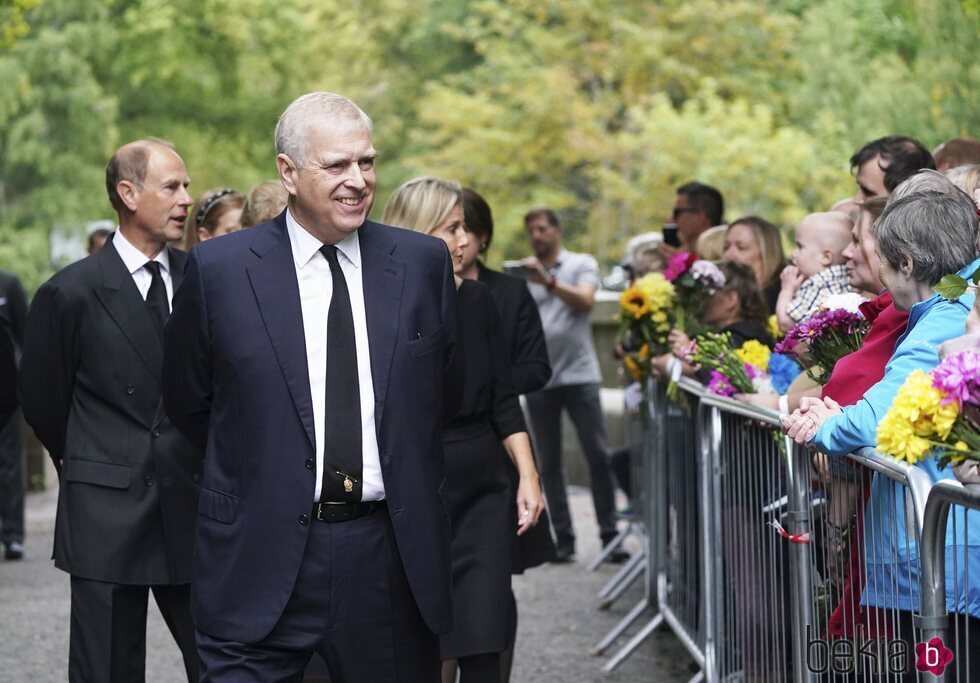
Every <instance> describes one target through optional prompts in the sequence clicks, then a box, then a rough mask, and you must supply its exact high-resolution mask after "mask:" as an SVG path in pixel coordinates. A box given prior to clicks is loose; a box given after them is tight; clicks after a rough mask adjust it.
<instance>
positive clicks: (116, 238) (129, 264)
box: [112, 230, 170, 275]
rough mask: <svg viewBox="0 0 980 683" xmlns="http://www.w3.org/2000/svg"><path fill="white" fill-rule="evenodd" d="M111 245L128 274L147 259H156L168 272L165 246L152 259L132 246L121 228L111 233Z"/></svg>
mask: <svg viewBox="0 0 980 683" xmlns="http://www.w3.org/2000/svg"><path fill="white" fill-rule="evenodd" d="M112 246H114V247H115V248H116V251H117V252H118V253H119V258H121V259H122V260H123V263H124V264H125V265H126V269H127V270H128V271H129V273H130V275H132V274H133V273H135V272H136V271H137V270H139V269H140V268H142V267H143V266H145V265H146V262H147V261H156V262H157V263H159V264H160V267H161V268H162V269H163V271H164V272H167V273H169V272H170V254H169V253H167V249H166V247H164V248H163V249H161V250H160V253H159V254H157V255H156V256H154V257H153V258H152V259H148V258H146V254H144V253H143V252H142V251H140V250H139V249H137V248H136V247H134V246H133V243H132V242H130V241H129V240H128V239H126V236H125V235H123V233H122V230H116V232H115V233H113V236H112Z"/></svg>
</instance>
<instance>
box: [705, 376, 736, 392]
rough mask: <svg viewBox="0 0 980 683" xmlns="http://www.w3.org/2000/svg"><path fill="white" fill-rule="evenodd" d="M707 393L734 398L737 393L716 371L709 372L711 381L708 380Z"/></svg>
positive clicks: (725, 378) (726, 379)
mask: <svg viewBox="0 0 980 683" xmlns="http://www.w3.org/2000/svg"><path fill="white" fill-rule="evenodd" d="M708 391H710V392H712V393H714V394H717V395H718V396H734V395H735V394H736V393H737V392H736V391H735V387H733V386H732V383H731V382H729V381H728V378H727V377H725V376H724V375H723V374H721V373H720V372H718V371H717V370H712V371H711V379H709V380H708Z"/></svg>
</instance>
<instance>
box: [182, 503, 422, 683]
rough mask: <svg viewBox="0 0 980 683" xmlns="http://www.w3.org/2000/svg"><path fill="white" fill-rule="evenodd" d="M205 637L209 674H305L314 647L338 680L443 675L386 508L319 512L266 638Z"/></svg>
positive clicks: (258, 682) (413, 682) (244, 677)
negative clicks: (352, 514)
mask: <svg viewBox="0 0 980 683" xmlns="http://www.w3.org/2000/svg"><path fill="white" fill-rule="evenodd" d="M197 644H198V651H199V653H200V655H201V681H202V682H203V683H238V682H239V681H250V682H253V683H264V682H266V681H277V682H283V683H285V682H286V681H296V682H298V681H301V680H302V679H303V672H304V669H305V668H306V666H307V664H308V663H309V662H310V659H311V658H312V656H313V653H314V652H317V653H319V654H320V656H321V657H322V658H323V660H324V661H325V662H326V666H327V669H328V671H329V676H330V680H331V681H332V683H438V681H439V675H440V674H439V672H440V663H439V640H438V638H437V637H436V636H435V635H434V634H433V633H432V632H431V631H430V630H429V629H428V628H427V627H426V625H425V622H424V621H423V620H422V616H421V614H420V613H419V610H418V607H417V606H416V604H415V599H414V598H413V597H412V592H411V589H410V588H409V585H408V579H407V578H406V576H405V571H404V569H403V567H402V563H401V558H400V557H399V555H398V548H397V546H396V545H395V538H394V530H393V529H392V526H391V519H390V517H389V516H388V512H387V511H385V510H379V511H377V512H374V513H372V514H369V515H366V516H364V517H361V518H359V519H354V520H351V521H349V522H337V523H334V524H326V523H324V522H318V521H311V522H310V530H309V534H308V536H307V541H306V548H305V551H304V554H303V560H302V562H301V564H300V568H299V575H298V576H297V577H296V583H295V584H294V585H293V592H292V595H291V596H290V597H289V600H288V602H287V604H286V607H285V609H284V610H283V612H282V614H281V615H280V617H279V621H278V622H277V623H276V625H275V626H274V627H273V629H272V632H271V633H269V635H267V636H266V637H265V638H263V639H262V640H261V641H259V642H258V643H238V642H234V641H229V640H224V639H222V638H219V637H215V636H211V635H209V634H207V633H204V632H203V631H201V630H198V631H197ZM317 673H318V674H320V672H317ZM320 675H322V674H320Z"/></svg>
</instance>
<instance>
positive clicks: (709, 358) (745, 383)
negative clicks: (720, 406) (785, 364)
mask: <svg viewBox="0 0 980 683" xmlns="http://www.w3.org/2000/svg"><path fill="white" fill-rule="evenodd" d="M690 351H691V352H690V354H689V357H690V358H691V360H692V361H693V362H694V363H697V364H698V365H700V366H701V368H702V369H704V370H709V371H710V373H711V377H710V379H709V380H708V391H710V392H712V393H715V394H718V395H719V396H733V395H735V394H754V393H758V391H759V387H760V386H762V385H763V384H764V382H765V381H766V379H767V375H766V369H767V368H768V367H769V355H770V352H769V347H767V346H766V345H765V344H762V343H760V342H757V341H755V340H754V339H750V340H749V341H747V342H745V343H744V344H743V345H742V346H741V347H740V348H738V349H733V348H732V347H731V335H730V334H729V333H727V332H725V333H723V334H716V333H714V332H708V333H706V334H703V335H701V336H700V337H698V338H697V340H696V342H695V343H694V344H693V348H692V349H691V350H690ZM757 382H758V383H757Z"/></svg>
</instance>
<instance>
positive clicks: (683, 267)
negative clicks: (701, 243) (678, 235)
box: [664, 251, 698, 282]
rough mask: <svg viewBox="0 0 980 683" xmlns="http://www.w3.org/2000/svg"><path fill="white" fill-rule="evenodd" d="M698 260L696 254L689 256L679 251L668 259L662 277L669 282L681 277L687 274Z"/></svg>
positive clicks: (687, 253)
mask: <svg viewBox="0 0 980 683" xmlns="http://www.w3.org/2000/svg"><path fill="white" fill-rule="evenodd" d="M697 260H698V256H697V254H691V253H690V252H686V251H679V252H677V253H676V254H674V255H673V256H671V257H670V260H669V261H668V262H667V267H666V268H664V277H665V278H666V279H668V280H670V281H671V282H673V281H674V280H676V279H677V278H679V277H680V276H681V275H683V274H684V273H686V272H687V269H688V268H690V267H691V266H692V265H693V264H694V262H695V261H697Z"/></svg>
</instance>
